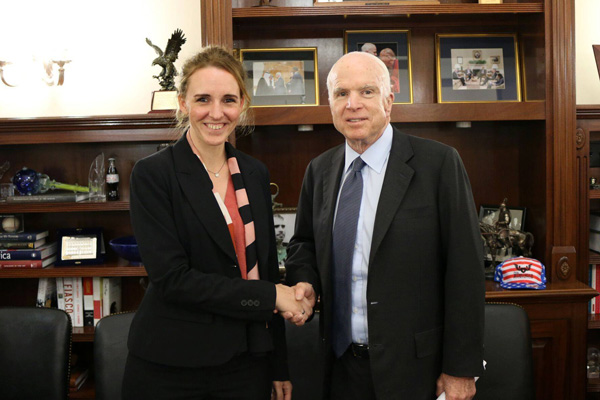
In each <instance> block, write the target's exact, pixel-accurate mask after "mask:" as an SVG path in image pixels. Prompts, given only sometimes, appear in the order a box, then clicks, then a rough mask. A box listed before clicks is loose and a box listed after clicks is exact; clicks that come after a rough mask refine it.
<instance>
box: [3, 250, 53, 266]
mask: <svg viewBox="0 0 600 400" xmlns="http://www.w3.org/2000/svg"><path fill="white" fill-rule="evenodd" d="M55 261H56V254H53V255H51V256H49V257H46V258H44V259H43V260H5V261H0V269H10V268H46V267H49V266H50V265H52V264H53V263H54V262H55Z"/></svg>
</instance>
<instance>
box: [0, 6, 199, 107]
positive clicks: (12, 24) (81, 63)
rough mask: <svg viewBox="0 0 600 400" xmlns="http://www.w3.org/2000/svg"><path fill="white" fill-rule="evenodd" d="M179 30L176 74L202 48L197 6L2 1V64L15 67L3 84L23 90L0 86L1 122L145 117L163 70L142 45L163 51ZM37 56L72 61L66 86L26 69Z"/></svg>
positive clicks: (10, 68) (38, 70) (8, 69)
mask: <svg viewBox="0 0 600 400" xmlns="http://www.w3.org/2000/svg"><path fill="white" fill-rule="evenodd" d="M177 28H180V29H182V30H183V32H184V34H185V36H186V38H187V42H186V43H185V44H184V45H183V47H182V50H181V52H180V53H179V59H178V60H177V62H176V66H177V68H178V69H179V70H180V68H181V65H182V60H185V59H186V58H188V57H189V56H191V55H192V54H194V53H195V52H196V51H197V50H198V49H199V48H200V47H201V37H200V35H201V30H200V0H102V1H90V0H51V1H48V0H19V1H5V0H3V1H2V24H0V37H1V38H2V41H1V42H0V60H5V59H6V58H9V59H11V60H15V64H13V65H10V66H8V67H6V68H5V72H6V79H7V80H8V79H9V78H10V79H11V80H12V82H20V84H19V86H18V87H14V88H11V87H7V86H5V85H4V84H2V83H0V118H16V117H44V116H87V115H111V114H140V113H142V114H143V113H147V112H148V111H149V110H150V101H151V98H152V91H154V90H159V89H160V86H159V84H158V81H157V80H156V79H154V78H152V75H157V74H158V73H160V71H161V68H160V67H159V66H154V67H152V66H151V64H152V60H153V59H154V58H155V57H156V53H155V52H154V50H153V49H152V48H151V47H150V46H148V44H146V41H145V39H146V38H149V39H150V40H151V41H152V42H153V43H154V44H155V45H157V46H158V47H160V48H161V49H163V50H164V48H165V46H166V44H167V40H168V39H169V38H170V37H171V34H172V33H173V31H174V30H175V29H177ZM65 46H66V47H67V50H66V55H65ZM42 54H48V55H49V56H52V54H54V57H56V56H58V57H64V56H66V57H67V58H68V59H71V60H72V62H71V63H70V64H67V66H66V73H65V83H64V85H63V86H60V87H57V86H54V87H49V86H47V85H46V84H45V83H44V82H43V81H42V78H41V77H42V76H43V67H42V66H41V62H38V63H37V64H34V63H33V62H31V59H32V57H33V56H36V57H38V58H39V57H41V55H42ZM17 62H20V63H21V64H20V65H21V67H22V68H20V69H19V71H24V72H23V75H18V74H17V70H16V69H15V67H16V66H17V64H16V63H17ZM34 67H35V68H36V69H31V68H34ZM28 68H29V69H28ZM9 83H11V81H9Z"/></svg>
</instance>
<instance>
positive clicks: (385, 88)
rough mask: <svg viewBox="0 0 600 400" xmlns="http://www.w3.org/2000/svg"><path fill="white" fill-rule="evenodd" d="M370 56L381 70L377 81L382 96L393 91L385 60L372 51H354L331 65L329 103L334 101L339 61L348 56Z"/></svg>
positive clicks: (328, 80) (328, 85) (328, 83)
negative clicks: (371, 52)
mask: <svg viewBox="0 0 600 400" xmlns="http://www.w3.org/2000/svg"><path fill="white" fill-rule="evenodd" d="M349 56H351V57H356V56H359V57H368V58H369V60H370V61H373V62H375V64H376V65H377V66H378V67H379V70H380V74H378V76H377V83H378V84H379V90H380V91H381V97H382V99H386V98H387V97H388V96H389V95H390V93H391V92H392V85H391V82H390V72H389V70H388V68H387V66H386V65H385V64H384V63H383V61H381V60H380V59H379V58H378V57H375V56H374V55H373V54H370V53H365V52H361V51H353V52H351V53H348V54H345V55H343V56H342V57H340V59H339V60H337V61H336V62H335V64H333V67H331V70H330V71H329V74H327V93H328V97H329V104H332V103H333V91H334V89H335V88H334V87H333V85H334V81H335V79H336V78H337V72H336V69H337V68H336V66H337V65H338V63H339V62H340V61H342V60H344V59H345V58H346V57H349Z"/></svg>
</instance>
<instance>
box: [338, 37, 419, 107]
mask: <svg viewBox="0 0 600 400" xmlns="http://www.w3.org/2000/svg"><path fill="white" fill-rule="evenodd" d="M352 51H365V52H369V53H371V54H373V55H376V56H377V57H379V59H380V60H382V61H383V62H384V64H386V66H387V67H388V71H389V72H390V81H391V85H392V88H391V89H392V92H393V93H394V104H412V103H413V89H412V69H411V57H410V31H409V30H407V29H397V30H347V31H345V32H344V54H346V53H349V52H352Z"/></svg>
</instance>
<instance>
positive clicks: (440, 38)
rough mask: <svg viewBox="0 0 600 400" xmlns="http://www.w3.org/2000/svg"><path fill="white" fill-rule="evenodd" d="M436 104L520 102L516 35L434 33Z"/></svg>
mask: <svg viewBox="0 0 600 400" xmlns="http://www.w3.org/2000/svg"><path fill="white" fill-rule="evenodd" d="M436 57H437V60H436V61H437V62H436V64H437V65H436V67H437V71H436V72H437V86H438V102H439V103H490V102H503V101H513V102H517V101H521V79H520V76H519V52H518V50H517V35H516V34H469V35H466V34H465V35H462V34H448V35H445V34H444V35H441V34H438V35H436Z"/></svg>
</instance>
